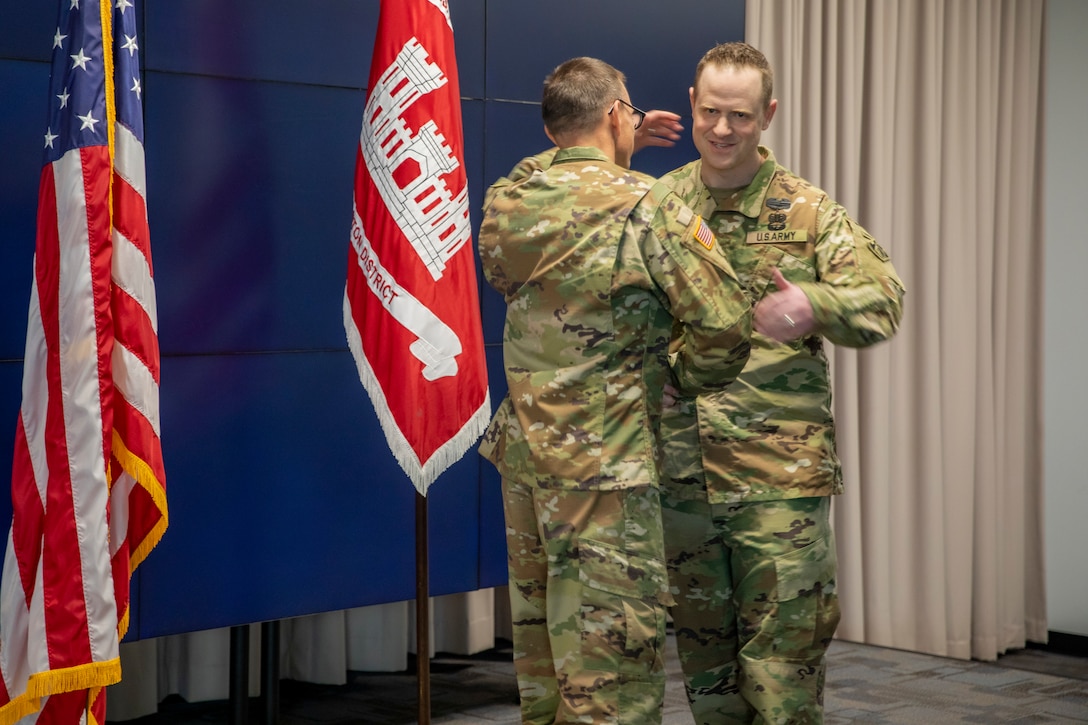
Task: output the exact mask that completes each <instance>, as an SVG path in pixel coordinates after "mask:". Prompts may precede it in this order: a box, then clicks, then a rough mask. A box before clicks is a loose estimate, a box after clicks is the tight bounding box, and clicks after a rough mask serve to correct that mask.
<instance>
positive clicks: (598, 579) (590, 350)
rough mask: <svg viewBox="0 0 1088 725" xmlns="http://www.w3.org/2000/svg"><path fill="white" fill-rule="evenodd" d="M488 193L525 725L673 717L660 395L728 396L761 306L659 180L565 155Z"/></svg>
mask: <svg viewBox="0 0 1088 725" xmlns="http://www.w3.org/2000/svg"><path fill="white" fill-rule="evenodd" d="M519 169H521V171H517V170H516V173H515V178H516V179H517V180H516V181H515V180H512V179H510V178H507V179H500V180H499V182H497V183H496V184H495V185H494V186H492V187H491V189H490V190H489V191H488V194H487V198H486V200H485V205H484V219H483V222H482V225H481V229H480V234H479V246H480V258H481V261H482V263H483V269H484V274H485V276H486V278H487V280H488V282H489V283H490V284H491V285H492V286H493V287H494V288H495V289H496V290H498V291H499V292H500V293H502V295H503V296H504V297H505V299H506V303H507V314H506V327H505V331H504V335H503V360H504V366H505V371H506V381H507V385H508V388H509V393H508V395H507V396H506V397H505V399H504V400H503V401H502V402H501V403H500V405H499V408H498V410H497V411H496V414H495V417H494V419H493V420H492V422H491V425H490V427H489V428H488V431H487V433H485V435H484V441H483V443H482V445H481V447H480V451H481V453H483V455H485V456H486V457H487V458H488V459H489V460H491V461H492V462H493V463H494V464H495V466H496V467H497V468H498V470H499V473H500V474H501V475H502V477H503V493H504V496H503V503H504V509H505V514H506V524H507V545H508V556H509V570H510V601H511V610H512V612H511V613H512V618H513V625H514V650H515V654H514V657H515V669H516V670H517V674H518V687H519V690H520V693H521V700H522V717H523V720H524V722H527V723H552V722H579V723H640V724H641V723H652V722H660V719H661V703H662V698H663V696H664V665H663V660H662V652H663V649H664V635H665V614H666V609H665V607H666V606H667V605H668V604H670V603H671V598H670V596H669V591H668V583H667V577H666V573H665V558H664V556H665V554H664V542H663V539H662V534H661V519H660V515H661V514H660V502H659V492H658V482H659V475H660V474H659V470H660V460H659V458H658V455H659V453H660V447H659V445H658V433H659V425H660V417H661V395H662V389H663V386H664V384H665V382H666V380H667V379H668V377H667V376H668V374H669V361H668V349H669V342H670V338H671V336H672V326H673V324H674V320H675V321H677V322H679V323H682V330H683V332H682V336H683V339H684V341H685V342H684V350H683V351H682V352H681V353H680V354H678V355H677V356H676V359H675V361H674V364H673V369H674V370H675V372H676V375H677V378H678V380H679V383H680V384H681V386H683V387H684V388H685V389H688V388H690V389H691V390H692V391H693V392H695V391H710V390H716V389H721V388H722V387H723V386H724V385H726V384H727V383H728V382H729V381H731V380H732V379H733V377H734V376H736V374H737V373H738V372H740V370H741V368H742V367H743V366H744V363H745V361H746V360H747V357H748V350H749V343H748V338H749V335H750V331H751V308H750V305H749V304H748V302H747V299H746V298H745V296H744V294H743V292H742V291H741V290H740V286H739V285H738V283H737V281H736V279H735V278H734V277H733V276H732V271H731V269H730V268H729V264H728V262H727V261H726V260H725V258H724V257H723V256H722V255H720V254H719V253H718V252H717V251H716V250H715V249H714V246H715V244H714V240H713V235H710V234H709V230H708V229H706V226H705V225H704V224H703V222H702V220H701V219H699V218H698V217H697V216H696V215H694V214H693V213H692V212H691V210H690V209H688V208H687V207H686V206H684V204H683V203H681V202H680V200H679V199H678V198H677V197H676V195H675V194H672V193H670V192H668V190H667V189H665V188H664V187H663V186H661V185H660V184H658V183H657V182H655V181H654V180H653V179H652V178H650V177H647V176H645V175H643V174H638V173H634V172H630V171H628V170H626V169H623V168H622V167H620V166H617V165H615V164H613V163H612V162H610V161H608V160H607V157H605V156H604V155H603V154H602V153H601V152H600V151H598V150H596V149H592V148H584V147H576V148H569V149H564V150H561V151H559V152H558V153H557V154H556V155H555V158H554V161H552V162H551V164H550V166H549V168H548V169H547V170H540V169H537V170H536V171H533V167H528V168H527V167H519Z"/></svg>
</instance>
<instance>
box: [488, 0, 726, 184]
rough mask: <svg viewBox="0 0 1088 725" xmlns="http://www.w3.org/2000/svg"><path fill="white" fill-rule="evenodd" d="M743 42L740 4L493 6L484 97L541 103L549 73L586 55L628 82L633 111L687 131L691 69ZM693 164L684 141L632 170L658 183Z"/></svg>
mask: <svg viewBox="0 0 1088 725" xmlns="http://www.w3.org/2000/svg"><path fill="white" fill-rule="evenodd" d="M529 29H532V30H529ZM743 38H744V2H743V0H722V1H718V2H706V0H670V1H669V2H668V3H664V4H661V3H642V2H631V0H594V2H589V3H587V2H584V0H553V1H552V2H547V3H543V2H535V3H511V2H491V3H488V5H487V92H488V96H489V97H490V98H501V99H513V100H522V101H534V102H539V101H540V90H541V85H542V83H543V81H544V77H545V76H546V75H547V74H548V73H549V72H551V70H552V69H554V68H555V66H557V65H559V64H560V63H562V62H563V61H564V60H567V59H568V58H572V57H575V56H579V55H589V56H594V57H597V58H600V59H602V60H605V61H607V62H609V63H611V64H612V65H614V66H616V67H617V68H618V69H620V70H621V71H623V72H624V73H625V74H626V75H627V85H628V90H629V91H630V93H631V102H632V103H634V104H635V105H636V106H638V107H640V108H643V109H646V110H649V109H651V108H660V109H666V110H669V111H673V112H675V113H679V114H680V115H681V116H683V117H684V125H685V126H686V127H688V129H689V130H690V120H689V118H690V115H691V105H690V103H689V101H688V88H689V87H690V86H691V81H692V78H693V76H694V72H695V64H696V63H698V61H699V58H700V57H702V55H703V53H705V52H706V51H707V50H708V49H709V48H710V47H712V46H713V45H715V44H717V43H721V42H724V41H728V40H741V39H743ZM694 156H695V149H694V147H693V146H692V145H691V144H690V142H689V141H687V140H685V142H684V143H681V144H677V146H676V147H675V148H673V149H667V150H666V149H653V150H646V151H644V152H642V153H641V154H639V155H638V156H636V157H635V160H634V164H633V166H634V167H635V168H637V169H639V170H641V171H645V172H646V173H649V174H654V175H655V176H656V175H660V174H662V173H664V172H666V171H668V170H669V169H673V168H676V167H677V166H679V165H681V164H682V163H685V162H687V161H690V160H691V159H692V158H693V157H694ZM500 173H501V172H500Z"/></svg>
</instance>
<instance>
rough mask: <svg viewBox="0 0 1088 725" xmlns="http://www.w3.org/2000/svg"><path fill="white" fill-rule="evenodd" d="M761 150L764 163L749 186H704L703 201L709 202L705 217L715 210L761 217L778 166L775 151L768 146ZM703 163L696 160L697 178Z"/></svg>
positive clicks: (700, 176) (760, 148) (762, 147)
mask: <svg viewBox="0 0 1088 725" xmlns="http://www.w3.org/2000/svg"><path fill="white" fill-rule="evenodd" d="M759 152H760V153H761V154H762V155H763V163H762V164H761V165H760V167H759V171H757V172H756V175H755V178H753V179H752V181H751V182H750V183H749V184H748V186H744V187H741V188H739V189H711V188H709V187H706V186H705V185H704V186H703V194H704V196H703V201H704V202H705V203H706V204H707V209H706V212H707V213H705V214H704V215H703V216H704V218H708V217H709V216H710V212H714V211H732V212H738V213H740V214H743V215H744V216H746V217H748V218H749V219H755V218H757V217H759V215H760V213H761V212H762V210H763V201H764V199H765V198H766V196H767V190H768V189H769V188H770V186H771V180H772V179H774V174H775V170H776V169H777V168H778V161H777V160H776V159H775V157H774V152H772V151H771V150H770V149H769V148H767V147H766V146H760V147H759ZM702 163H703V162H702V161H698V162H696V169H695V172H696V178H699V179H701V178H702Z"/></svg>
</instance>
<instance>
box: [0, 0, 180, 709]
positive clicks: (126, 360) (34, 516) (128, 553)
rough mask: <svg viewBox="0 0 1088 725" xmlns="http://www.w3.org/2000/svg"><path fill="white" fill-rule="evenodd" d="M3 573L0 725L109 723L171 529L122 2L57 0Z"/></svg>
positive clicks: (139, 150) (135, 87)
mask: <svg viewBox="0 0 1088 725" xmlns="http://www.w3.org/2000/svg"><path fill="white" fill-rule="evenodd" d="M52 44H53V66H52V73H51V76H50V89H49V97H48V105H49V112H48V121H47V126H46V129H45V133H44V134H43V148H44V163H43V167H42V172H41V178H40V184H39V189H38V224H37V238H36V246H35V254H34V276H33V281H32V284H31V295H30V308H29V314H28V321H27V335H26V354H25V357H24V362H23V399H22V406H21V408H20V411H19V420H18V423H17V426H16V434H15V455H14V460H13V464H12V474H11V497H12V508H13V517H12V523H11V532H10V535H9V536H8V541H7V550H6V553H5V556H4V570H3V577H2V579H0V675H2V677H0V725H7V723H11V722H14V721H15V720H17V719H19V718H21V717H23V716H26V715H29V716H30V717H29V718H28V720H29V719H34V720H37V721H38V722H42V723H87V724H88V725H91V723H102V722H104V721H105V699H106V698H105V695H104V692H103V690H102V688H103V687H104V686H105V685H109V684H112V683H114V682H117V681H118V680H120V679H121V665H120V660H119V658H118V642H119V640H120V638H121V637H123V636H124V634H125V631H126V629H127V627H128V613H129V609H128V605H129V581H130V577H131V574H132V571H133V569H135V567H136V566H137V565H138V564H139V563H140V562H141V561H142V560H143V559H144V557H146V556H147V554H148V552H149V551H150V550H151V549H152V548H154V546H155V544H156V543H157V542H158V541H159V539H160V538H161V537H162V534H163V532H164V531H165V529H166V524H167V512H166V489H165V481H166V479H165V473H164V470H163V464H162V451H161V446H160V444H159V348H158V333H157V322H156V306H155V285H154V279H153V274H152V267H151V249H150V246H149V241H148V226H147V209H146V204H145V198H146V196H145V190H144V187H145V184H144V177H145V175H144V149H143V120H142V111H141V100H140V93H141V86H140V70H139V64H138V61H139V55H138V49H139V46H138V44H137V40H136V18H135V9H134V7H133V4H132V2H131V0H116V2H112V3H108V2H83V3H77V2H71V0H62V2H61V3H60V8H59V13H58V23H57V28H56V32H55V34H54V35H53V38H52Z"/></svg>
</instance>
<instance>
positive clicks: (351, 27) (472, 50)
mask: <svg viewBox="0 0 1088 725" xmlns="http://www.w3.org/2000/svg"><path fill="white" fill-rule="evenodd" d="M450 5H451V8H450V13H451V18H452V21H453V27H454V30H455V32H456V48H457V68H458V74H459V76H460V85H461V95H463V96H466V97H470V98H483V96H484V83H483V78H484V72H483V71H484V43H483V39H484V27H485V26H484V0H459V1H458V2H454V3H451V4H450ZM377 22H378V3H377V2H376V0H368V1H366V2H360V1H359V0H322V2H321V3H319V4H312V3H300V2H297V0H232V2H223V1H222V0H187V1H186V2H151V3H147V8H146V12H145V25H146V30H145V32H144V33H143V46H144V47H145V48H146V54H145V58H146V67H147V68H148V69H153V70H161V71H169V72H171V73H187V74H193V75H202V76H222V77H229V78H244V79H254V80H266V81H283V82H288V83H303V84H312V85H333V86H343V87H348V88H364V87H365V86H366V84H367V79H368V76H369V74H370V60H371V54H372V52H373V46H374V36H375V33H376V30H377ZM47 57H48V56H47Z"/></svg>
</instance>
